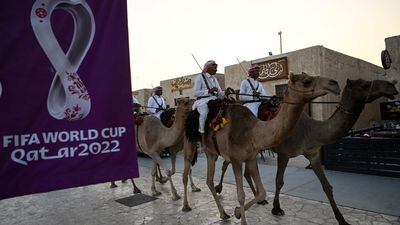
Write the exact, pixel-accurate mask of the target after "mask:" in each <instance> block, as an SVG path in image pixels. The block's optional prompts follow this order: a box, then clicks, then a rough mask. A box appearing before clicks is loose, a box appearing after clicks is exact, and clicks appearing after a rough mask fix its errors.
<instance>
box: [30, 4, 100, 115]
mask: <svg viewBox="0 0 400 225" xmlns="http://www.w3.org/2000/svg"><path fill="white" fill-rule="evenodd" d="M55 9H62V10H65V11H67V12H69V13H70V14H71V15H72V17H73V19H74V26H75V27H74V34H73V38H72V42H71V45H70V46H69V49H68V51H67V53H66V54H65V53H64V51H63V50H62V49H61V47H60V45H59V43H58V41H57V40H56V38H55V36H54V33H53V30H52V28H51V20H50V19H51V14H52V12H53V11H54V10H55ZM31 24H32V28H33V31H34V33H35V36H36V38H37V40H38V42H39V44H40V46H41V47H42V49H43V51H44V52H45V53H46V55H47V57H48V58H49V60H50V62H51V64H52V65H53V67H54V68H55V70H56V72H55V76H54V79H53V82H52V84H51V87H50V91H49V95H48V97H47V109H48V111H49V114H50V115H51V116H52V117H54V118H56V119H59V120H62V119H66V120H79V119H83V118H85V117H86V116H87V115H88V114H89V112H90V106H91V102H90V96H89V93H88V90H87V89H86V87H85V85H84V84H83V82H82V80H81V78H80V77H79V76H78V74H77V71H78V68H79V66H80V64H81V63H82V60H83V58H84V57H85V55H86V53H87V51H88V50H89V47H90V45H91V44H92V40H93V37H94V33H95V21H94V17H93V13H92V11H91V9H90V7H89V5H88V4H87V3H86V1H84V0H37V1H36V2H35V3H34V4H33V6H32V11H31Z"/></svg>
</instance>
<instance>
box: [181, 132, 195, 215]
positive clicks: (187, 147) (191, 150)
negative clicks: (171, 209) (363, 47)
mask: <svg viewBox="0 0 400 225" xmlns="http://www.w3.org/2000/svg"><path fill="white" fill-rule="evenodd" d="M195 151H197V149H196V143H190V142H189V141H188V140H187V139H186V138H185V139H184V143H183V155H184V157H183V158H184V169H183V175H182V180H183V207H182V211H184V212H188V211H190V210H192V209H191V208H190V206H189V203H188V200H187V183H188V176H189V173H190V164H191V161H192V160H193V157H194V154H195Z"/></svg>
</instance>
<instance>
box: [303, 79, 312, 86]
mask: <svg viewBox="0 0 400 225" xmlns="http://www.w3.org/2000/svg"><path fill="white" fill-rule="evenodd" d="M302 82H303V84H304V86H309V85H310V84H311V83H312V80H310V79H304V80H303V81H302Z"/></svg>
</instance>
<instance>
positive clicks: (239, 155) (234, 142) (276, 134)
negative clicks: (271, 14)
mask: <svg viewBox="0 0 400 225" xmlns="http://www.w3.org/2000/svg"><path fill="white" fill-rule="evenodd" d="M288 78H289V82H288V89H287V90H286V92H285V94H284V100H283V104H282V105H281V107H280V112H279V113H278V115H277V116H276V117H275V118H274V119H272V120H270V121H267V122H265V121H261V120H258V119H257V118H256V117H255V116H254V115H253V114H252V112H251V111H250V110H249V109H247V108H246V107H244V106H242V105H237V104H233V105H229V106H228V107H227V108H226V110H225V118H226V119H227V120H228V121H229V122H228V124H227V125H226V126H225V127H224V128H223V129H222V130H220V131H218V132H216V133H212V132H208V133H206V135H207V138H206V143H205V145H204V146H203V149H204V152H205V153H206V156H207V185H208V187H209V189H210V191H211V193H212V195H213V197H214V200H215V202H216V204H217V207H218V210H219V213H220V217H221V218H222V219H224V220H225V219H228V218H229V216H228V215H227V214H226V212H225V210H224V208H223V206H222V205H221V203H220V200H219V198H218V197H217V194H216V191H215V189H214V172H215V161H216V160H217V158H218V156H219V155H221V156H222V157H223V158H224V159H225V160H227V161H229V162H231V163H232V167H233V172H234V174H235V180H236V188H237V196H238V201H239V204H240V207H239V208H238V207H237V208H236V209H235V216H236V218H238V219H239V218H241V224H247V222H246V218H245V210H247V209H248V208H249V207H250V206H251V205H253V204H254V203H255V202H258V201H261V200H263V199H265V197H266V192H265V190H264V187H263V185H262V181H261V178H260V174H259V171H258V166H257V161H256V156H257V154H258V152H259V150H261V149H265V148H267V147H274V146H277V145H279V144H280V143H281V142H282V141H283V140H284V138H285V136H286V135H287V134H288V133H290V132H291V130H292V129H293V128H294V126H295V124H296V122H297V120H298V119H299V117H300V115H301V112H302V111H303V108H304V106H305V104H306V103H307V102H310V101H312V100H313V99H315V98H316V97H319V96H323V95H325V94H327V93H328V92H331V93H334V94H337V95H338V94H339V93H340V88H339V85H338V83H337V82H336V81H335V80H332V79H328V78H324V77H319V76H316V77H313V76H310V75H307V74H305V73H302V74H298V75H294V74H293V73H290V74H289V77H288ZM195 112H196V111H193V112H192V113H195ZM189 123H190V121H187V123H186V126H187V127H188V126H190V124H189ZM194 136H196V135H193V136H191V134H188V133H187V132H186V138H185V142H184V144H185V146H184V153H185V154H187V155H186V156H185V170H184V174H183V179H184V189H186V185H187V178H185V177H187V175H188V173H189V169H190V162H191V160H192V159H193V157H195V153H196V149H195V148H193V146H194V140H193V137H194ZM213 136H214V138H213ZM213 140H214V141H213ZM243 163H245V165H246V168H247V169H248V171H249V174H250V176H251V177H252V179H253V180H254V181H255V183H256V189H257V191H256V197H255V198H254V199H252V200H251V201H250V202H248V203H246V204H244V203H245V193H244V190H243V181H242V176H243V175H242V164H243ZM185 181H186V182H185ZM184 193H185V195H184V206H183V208H182V210H183V211H188V210H190V207H189V205H188V202H187V195H186V190H185V192H184Z"/></svg>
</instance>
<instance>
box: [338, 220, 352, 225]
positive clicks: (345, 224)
mask: <svg viewBox="0 0 400 225" xmlns="http://www.w3.org/2000/svg"><path fill="white" fill-rule="evenodd" d="M339 225H350V224H349V223H348V222H346V221H345V220H343V221H341V222H339Z"/></svg>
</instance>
